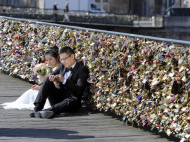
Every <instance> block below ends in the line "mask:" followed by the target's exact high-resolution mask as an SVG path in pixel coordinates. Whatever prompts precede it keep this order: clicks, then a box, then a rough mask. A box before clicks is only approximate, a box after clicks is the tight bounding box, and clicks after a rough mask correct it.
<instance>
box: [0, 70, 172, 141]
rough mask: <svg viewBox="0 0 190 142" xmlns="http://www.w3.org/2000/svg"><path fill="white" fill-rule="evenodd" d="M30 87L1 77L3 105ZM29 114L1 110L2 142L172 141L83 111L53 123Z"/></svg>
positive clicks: (11, 78)
mask: <svg viewBox="0 0 190 142" xmlns="http://www.w3.org/2000/svg"><path fill="white" fill-rule="evenodd" d="M30 87H31V84H29V83H27V82H25V81H22V80H20V79H17V78H13V77H10V76H8V75H7V74H3V73H0V104H1V103H4V102H12V101H14V100H16V98H18V97H19V96H20V95H21V94H22V93H23V92H25V91H26V90H28V89H29V88H30ZM30 112H31V111H29V110H4V109H3V108H2V106H0V114H1V115H0V116H1V117H0V141H3V142H4V141H8V142H11V141H13V142H26V141H34V142H38V141H39V142H42V141H44V142H57V141H61V142H66V141H68V142H75V141H77V142H89V141H90V142H131V141H133V142H143V141H146V142H167V141H171V139H170V140H169V139H167V138H165V137H164V138H163V137H161V136H160V135H153V134H151V133H150V132H147V131H143V130H141V129H138V128H134V127H131V126H126V125H124V124H123V122H121V121H119V120H117V119H114V118H112V117H111V116H109V115H104V114H102V113H100V112H97V111H93V110H90V109H88V108H86V107H83V108H82V109H81V110H80V111H79V112H77V113H75V114H72V115H68V116H59V117H55V118H53V119H40V118H31V117H29V114H30Z"/></svg>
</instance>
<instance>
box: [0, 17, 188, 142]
mask: <svg viewBox="0 0 190 142" xmlns="http://www.w3.org/2000/svg"><path fill="white" fill-rule="evenodd" d="M0 38H1V40H0V45H1V61H0V64H1V66H0V70H1V71H4V72H7V73H9V74H10V75H16V76H20V77H21V78H25V79H28V80H30V81H36V74H34V73H33V68H34V66H35V65H36V64H37V63H41V62H44V56H43V53H44V51H45V50H46V49H47V48H48V47H49V46H52V45H55V44H56V45H57V46H58V47H63V46H65V45H67V46H70V47H72V48H73V49H75V53H76V58H77V59H78V60H80V61H82V62H83V63H84V64H85V65H86V66H88V68H89V71H90V77H89V78H88V80H87V81H88V82H89V83H90V84H91V87H90V91H91V92H92V96H91V103H92V104H94V105H95V106H96V108H97V109H99V110H102V111H110V110H111V111H113V112H115V113H116V114H118V115H122V116H123V119H124V120H125V121H128V122H131V123H137V124H139V125H141V126H144V127H145V126H150V127H151V128H152V129H158V131H160V132H166V133H167V135H171V134H172V135H175V136H176V137H180V138H185V139H188V138H189V137H190V125H189V124H190V116H189V114H190V112H189V110H190V109H189V107H190V103H189V100H190V99H189V95H190V70H189V67H190V49H189V48H188V47H184V46H181V45H177V44H170V43H165V42H156V41H151V40H149V39H134V38H131V37H127V36H121V35H111V34H106V33H98V32H91V31H84V30H77V29H70V28H63V27H59V26H50V25H46V24H40V23H32V22H22V21H16V20H10V19H0Z"/></svg>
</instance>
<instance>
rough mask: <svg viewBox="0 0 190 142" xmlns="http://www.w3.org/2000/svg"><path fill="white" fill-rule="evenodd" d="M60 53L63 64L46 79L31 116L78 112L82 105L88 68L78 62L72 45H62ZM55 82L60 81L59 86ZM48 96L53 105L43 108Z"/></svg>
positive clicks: (48, 116) (47, 116)
mask: <svg viewBox="0 0 190 142" xmlns="http://www.w3.org/2000/svg"><path fill="white" fill-rule="evenodd" d="M59 53H60V61H61V64H60V66H59V67H58V68H57V69H56V70H55V71H54V72H53V73H52V74H51V75H49V77H47V78H46V79H45V80H44V82H43V84H42V86H41V88H40V90H39V93H38V95H37V97H36V100H35V102H34V105H35V107H34V112H33V113H31V114H30V116H31V117H39V118H50V117H52V116H55V115H58V114H60V113H62V112H76V111H78V110H79V109H80V108H81V107H82V105H81V97H82V94H83V92H84V90H85V88H86V85H87V78H88V75H89V72H88V69H87V68H86V67H85V66H83V65H81V64H80V63H78V62H76V60H75V54H74V50H73V49H72V48H71V47H68V46H65V47H62V48H61V49H60V51H59ZM55 82H58V86H57V87H56V86H55V85H54V83H55ZM47 98H48V99H49V102H50V104H51V107H50V108H49V109H46V110H42V109H43V107H44V104H45V102H46V99H47Z"/></svg>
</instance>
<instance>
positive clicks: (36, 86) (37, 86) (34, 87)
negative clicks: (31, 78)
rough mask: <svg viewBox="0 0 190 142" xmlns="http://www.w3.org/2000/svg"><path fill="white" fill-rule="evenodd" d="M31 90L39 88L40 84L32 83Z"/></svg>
mask: <svg viewBox="0 0 190 142" xmlns="http://www.w3.org/2000/svg"><path fill="white" fill-rule="evenodd" d="M32 90H40V86H39V85H36V84H35V85H32Z"/></svg>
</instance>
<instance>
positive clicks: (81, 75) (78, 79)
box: [52, 62, 89, 99]
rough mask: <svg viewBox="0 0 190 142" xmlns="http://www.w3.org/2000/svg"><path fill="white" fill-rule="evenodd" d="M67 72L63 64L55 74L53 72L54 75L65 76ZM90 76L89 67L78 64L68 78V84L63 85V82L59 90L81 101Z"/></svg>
mask: <svg viewBox="0 0 190 142" xmlns="http://www.w3.org/2000/svg"><path fill="white" fill-rule="evenodd" d="M65 70H66V68H65V67H64V65H63V64H61V65H59V67H58V68H57V69H56V70H55V71H54V72H52V75H56V74H61V75H62V76H64V74H65ZM88 76H89V71H88V69H87V67H85V66H83V65H82V64H80V63H78V62H76V64H75V67H74V69H73V70H72V72H71V74H70V76H69V77H68V79H67V81H66V83H65V84H64V85H63V84H62V82H59V89H60V90H61V91H63V92H65V91H66V92H68V93H69V95H71V96H74V97H77V98H78V99H81V97H82V94H83V93H84V91H85V89H86V86H87V79H88Z"/></svg>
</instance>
